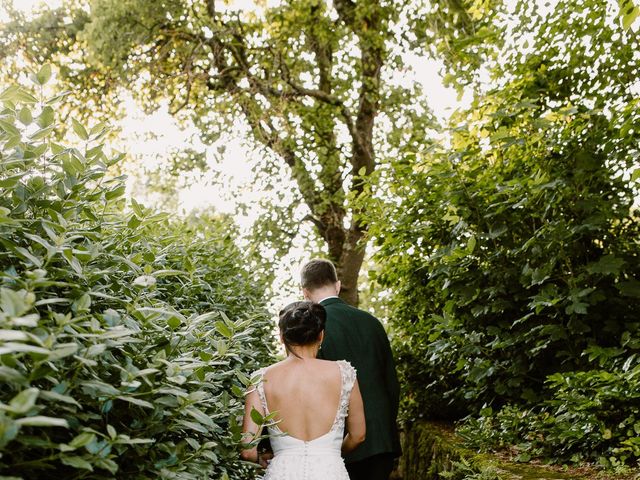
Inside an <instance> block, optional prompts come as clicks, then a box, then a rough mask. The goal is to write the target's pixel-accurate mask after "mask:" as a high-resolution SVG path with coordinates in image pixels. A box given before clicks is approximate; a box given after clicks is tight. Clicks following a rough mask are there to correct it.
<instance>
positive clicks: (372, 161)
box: [3, 0, 498, 304]
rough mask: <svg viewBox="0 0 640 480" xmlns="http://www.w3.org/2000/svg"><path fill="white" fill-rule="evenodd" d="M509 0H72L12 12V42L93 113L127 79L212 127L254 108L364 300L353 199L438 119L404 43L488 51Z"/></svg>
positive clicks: (454, 53) (153, 103)
mask: <svg viewBox="0 0 640 480" xmlns="http://www.w3.org/2000/svg"><path fill="white" fill-rule="evenodd" d="M497 3H498V2H494V1H487V2H477V1H467V2H460V1H459V0H445V1H438V2H432V3H429V2H423V1H417V2H406V3H405V2H392V1H387V0H375V1H367V2H354V1H352V0H335V1H334V2H333V3H332V4H330V3H329V2H325V1H322V0H314V1H308V0H293V1H288V2H283V3H282V4H279V5H278V6H275V7H268V8H267V7H265V8H262V9H257V10H255V11H250V12H242V11H233V10H230V9H229V8H227V7H225V6H224V5H220V4H219V3H216V2H215V1H214V0H207V1H204V0H203V1H198V2H190V1H186V0H182V1H171V2H169V1H165V2H160V3H159V2H157V1H155V0H126V1H121V0H117V1H116V0H93V1H91V2H89V3H88V4H85V2H83V1H81V0H68V1H67V2H66V3H65V4H64V6H63V7H62V8H61V9H59V10H48V11H43V12H42V13H41V15H40V16H38V17H36V18H35V19H34V20H32V21H27V19H25V18H21V16H20V14H18V13H16V12H13V18H14V21H13V23H12V24H10V25H8V26H7V27H6V29H5V30H6V32H7V34H6V36H5V38H6V40H5V42H4V45H3V47H4V51H5V55H7V56H12V55H13V56H15V55H20V56H21V57H22V58H23V59H26V61H27V62H29V61H38V62H44V61H52V62H54V63H56V64H58V65H59V66H60V73H61V77H62V78H63V80H64V81H65V82H66V83H67V84H68V85H69V86H71V87H72V88H75V89H79V90H80V91H81V92H82V93H81V97H82V96H84V97H85V99H84V103H80V104H76V105H71V106H70V107H71V108H72V109H75V110H80V111H84V112H85V113H86V112H87V110H88V109H89V110H92V109H95V108H96V106H98V105H100V110H101V111H102V112H105V111H108V110H109V108H113V107H115V104H117V98H118V93H119V91H120V90H119V89H120V88H128V89H130V90H131V92H132V93H133V94H134V95H135V96H136V98H137V99H138V100H139V101H140V103H141V104H142V105H144V106H145V108H148V109H150V110H151V109H154V108H157V106H158V105H159V103H161V102H162V101H164V100H167V99H168V100H169V102H170V104H171V107H172V112H173V113H174V114H175V115H177V116H179V117H181V118H186V117H187V116H191V118H192V119H193V121H194V122H195V123H196V125H197V126H198V127H199V128H200V130H201V131H202V134H203V138H205V139H206V140H208V141H214V140H215V139H216V138H217V137H218V136H219V133H220V132H221V131H222V130H224V129H227V130H228V129H229V128H233V127H232V124H233V119H235V118H237V117H239V116H241V117H243V118H244V120H245V122H246V123H247V124H248V126H249V127H250V129H251V132H252V136H253V138H254V139H255V140H256V141H257V142H259V143H260V144H261V145H263V146H264V148H265V149H266V151H268V152H270V154H274V155H275V157H276V158H277V159H278V161H281V162H283V163H284V164H285V165H286V166H287V168H288V170H289V172H290V174H291V177H292V179H293V180H294V182H295V185H296V190H297V191H296V201H297V202H303V203H304V204H305V205H306V207H307V210H308V214H307V215H306V217H305V219H304V220H305V221H310V222H312V223H313V225H314V226H315V230H316V231H317V233H318V234H319V236H320V237H321V238H322V240H323V241H324V243H325V245H326V250H327V252H328V256H329V258H330V259H331V260H333V261H334V262H335V263H336V266H337V268H338V272H339V275H340V277H341V279H342V284H343V290H342V292H341V295H342V296H343V298H345V299H346V300H347V301H349V302H350V303H353V304H357V303H358V290H357V284H358V273H359V271H360V268H361V265H362V262H363V258H364V255H365V246H364V242H363V239H364V236H365V233H366V226H365V225H364V224H363V222H362V221H361V220H360V215H359V213H360V210H361V207H356V206H354V203H353V200H354V199H355V198H357V197H358V196H359V195H360V194H361V193H362V190H363V181H362V180H363V178H365V177H368V176H370V175H371V173H372V172H373V171H374V170H375V169H376V165H377V164H378V162H379V161H380V160H381V159H394V158H399V157H401V156H402V155H403V152H406V151H421V150H423V149H424V148H425V145H426V144H427V143H428V131H429V129H430V128H433V127H434V122H433V120H432V118H431V117H430V115H428V109H427V107H426V105H425V102H424V97H423V96H422V95H421V94H420V91H419V89H418V87H417V86H416V85H411V86H410V87H404V86H402V85H401V82H398V81H397V77H399V76H401V75H402V74H403V70H405V69H406V68H407V66H406V65H404V62H403V57H402V52H406V51H409V50H413V51H417V52H418V53H420V54H424V53H425V51H426V50H432V51H434V52H437V54H438V55H440V56H442V57H444V58H445V59H446V60H447V61H448V62H449V63H451V64H456V62H458V63H460V59H461V58H462V57H464V61H467V60H468V59H469V58H472V57H473V58H476V57H477V56H478V52H477V51H476V47H477V45H478V44H479V42H480V43H482V42H486V41H487V38H488V37H490V35H489V33H488V32H490V31H491V30H490V25H491V16H492V15H493V13H494V8H493V7H494V5H495V4H497ZM478 39H480V40H478ZM463 41H465V43H464V44H463ZM452 45H458V46H459V47H460V48H451V47H452ZM465 52H466V56H465ZM81 102H82V100H81ZM87 106H88V107H87ZM271 161H272V160H271V159H270V158H268V159H267V160H266V161H265V162H264V163H263V165H262V168H263V170H264V172H266V173H269V172H271V171H274V165H273V163H271V164H270V163H269V162H271ZM271 181H272V184H273V185H275V186H278V179H271ZM365 209H366V207H365ZM295 220H297V219H295Z"/></svg>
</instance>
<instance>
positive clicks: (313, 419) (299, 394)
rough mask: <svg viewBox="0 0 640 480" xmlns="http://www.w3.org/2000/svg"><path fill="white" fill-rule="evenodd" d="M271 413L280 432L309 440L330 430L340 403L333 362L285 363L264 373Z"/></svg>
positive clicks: (336, 368)
mask: <svg viewBox="0 0 640 480" xmlns="http://www.w3.org/2000/svg"><path fill="white" fill-rule="evenodd" d="M263 380H264V392H265V397H266V400H267V407H268V408H269V411H270V412H277V417H276V420H278V421H279V422H280V423H279V424H278V427H279V428H280V430H281V431H283V432H285V433H287V434H289V435H290V436H292V437H294V438H297V439H300V440H304V441H311V440H315V439H316V438H319V437H321V436H322V435H325V434H326V433H327V432H329V430H330V429H331V426H332V425H333V421H334V420H335V417H336V412H337V411H338V407H339V403H340V391H341V386H342V378H341V374H340V367H339V366H338V364H337V363H336V362H330V361H327V360H317V359H305V360H299V359H296V360H293V361H291V360H285V361H282V362H280V363H276V364H275V365H273V366H272V367H270V368H268V369H267V370H266V371H265V373H264V377H263Z"/></svg>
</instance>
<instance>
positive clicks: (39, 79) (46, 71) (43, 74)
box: [36, 64, 51, 85]
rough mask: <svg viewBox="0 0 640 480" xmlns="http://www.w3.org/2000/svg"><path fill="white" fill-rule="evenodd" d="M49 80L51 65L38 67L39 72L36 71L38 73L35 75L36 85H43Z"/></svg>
mask: <svg viewBox="0 0 640 480" xmlns="http://www.w3.org/2000/svg"><path fill="white" fill-rule="evenodd" d="M50 78H51V65H49V64H45V65H43V66H42V67H40V70H38V73H36V83H37V84H38V85H44V84H46V83H47V82H48V81H49V79H50Z"/></svg>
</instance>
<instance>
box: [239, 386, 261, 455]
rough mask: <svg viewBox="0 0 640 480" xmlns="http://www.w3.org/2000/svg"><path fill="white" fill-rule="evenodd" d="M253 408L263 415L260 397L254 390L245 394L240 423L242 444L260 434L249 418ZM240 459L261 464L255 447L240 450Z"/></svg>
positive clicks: (259, 428)
mask: <svg viewBox="0 0 640 480" xmlns="http://www.w3.org/2000/svg"><path fill="white" fill-rule="evenodd" d="M254 408H255V409H256V410H257V411H258V412H260V415H264V410H263V408H262V405H261V404H260V397H258V391H257V390H256V389H255V388H253V389H252V390H250V391H249V392H247V396H246V398H245V403H244V419H243V421H242V441H243V442H244V443H249V442H251V441H252V440H254V439H255V438H257V437H258V436H259V435H260V433H261V432H262V427H261V426H260V425H258V424H257V423H256V422H254V421H253V419H252V418H251V411H252V410H253V409H254ZM240 457H242V459H243V460H248V461H250V462H256V463H261V462H260V458H259V456H258V447H257V446H255V447H252V448H247V449H245V450H242V452H240Z"/></svg>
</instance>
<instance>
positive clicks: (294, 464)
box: [256, 360, 356, 480]
mask: <svg viewBox="0 0 640 480" xmlns="http://www.w3.org/2000/svg"><path fill="white" fill-rule="evenodd" d="M336 363H337V364H338V365H339V367H340V374H341V377H342V388H341V390H340V404H339V406H338V411H337V412H336V417H335V419H334V421H333V425H332V426H331V429H330V430H329V431H328V432H327V433H325V434H324V435H322V436H320V437H318V438H315V439H313V440H311V441H308V442H306V441H304V440H300V439H298V438H295V437H292V436H290V435H287V434H285V433H283V432H282V431H281V430H280V429H279V428H278V426H277V425H274V426H271V427H268V430H269V435H271V439H270V440H271V448H273V454H274V457H273V459H272V460H271V462H270V463H269V466H268V467H267V470H266V472H265V474H264V477H262V480H349V475H348V474H347V469H346V468H345V466H344V460H343V459H342V457H341V455H340V449H341V447H342V439H343V437H344V425H345V418H346V417H347V413H348V411H349V396H350V395H351V390H352V388H353V385H354V383H355V381H356V370H355V369H354V368H353V367H352V366H351V364H350V363H349V362H347V361H345V360H340V361H338V362H336ZM263 374H264V369H261V370H258V371H257V372H256V375H260V376H262V375H263ZM256 389H257V391H258V396H259V397H260V401H261V402H262V408H264V411H265V413H266V414H267V415H268V414H269V408H268V407H267V399H266V397H265V394H264V386H263V384H262V379H260V383H258V385H257V386H256Z"/></svg>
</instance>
